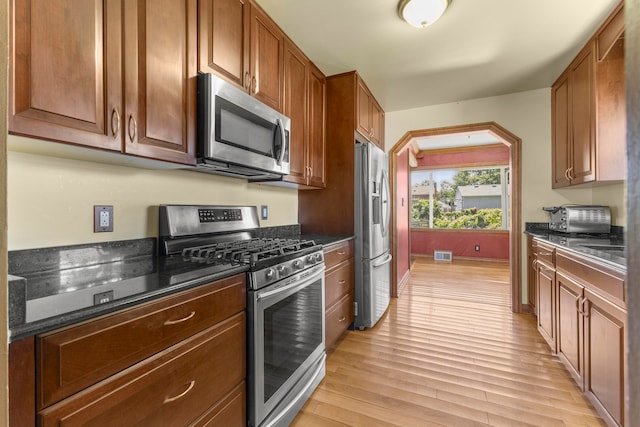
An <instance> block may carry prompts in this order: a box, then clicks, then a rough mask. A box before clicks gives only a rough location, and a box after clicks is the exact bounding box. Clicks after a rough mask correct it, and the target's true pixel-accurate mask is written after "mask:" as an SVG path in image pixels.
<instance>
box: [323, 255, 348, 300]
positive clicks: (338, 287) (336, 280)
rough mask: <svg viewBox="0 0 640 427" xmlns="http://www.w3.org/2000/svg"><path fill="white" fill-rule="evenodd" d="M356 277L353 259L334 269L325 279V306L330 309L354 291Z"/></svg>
mask: <svg viewBox="0 0 640 427" xmlns="http://www.w3.org/2000/svg"><path fill="white" fill-rule="evenodd" d="M354 275H355V270H354V261H353V258H351V259H349V260H347V261H344V262H343V263H341V264H339V265H337V266H336V267H335V268H332V269H331V271H330V272H329V273H327V275H326V277H325V283H324V306H325V307H326V308H327V309H329V308H331V306H332V305H333V304H335V303H336V301H338V300H339V299H340V298H342V297H343V296H345V295H346V294H348V293H349V292H351V291H353V279H354Z"/></svg>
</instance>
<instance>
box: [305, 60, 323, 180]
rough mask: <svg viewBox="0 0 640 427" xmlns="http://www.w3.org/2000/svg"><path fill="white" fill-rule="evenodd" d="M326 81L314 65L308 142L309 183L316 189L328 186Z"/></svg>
mask: <svg viewBox="0 0 640 427" xmlns="http://www.w3.org/2000/svg"><path fill="white" fill-rule="evenodd" d="M326 99H327V96H326V79H325V76H324V74H322V72H321V71H320V70H319V69H318V68H317V67H316V66H314V65H313V64H311V68H310V73H309V141H308V147H309V149H308V159H307V162H308V166H309V174H308V183H309V185H311V186H314V187H321V188H324V187H326V185H327V178H326V175H325V155H326V153H325V133H324V125H325V105H326Z"/></svg>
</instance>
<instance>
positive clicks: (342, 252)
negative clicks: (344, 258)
mask: <svg viewBox="0 0 640 427" xmlns="http://www.w3.org/2000/svg"><path fill="white" fill-rule="evenodd" d="M337 254H338V255H344V254H346V252H344V251H340V252H337Z"/></svg>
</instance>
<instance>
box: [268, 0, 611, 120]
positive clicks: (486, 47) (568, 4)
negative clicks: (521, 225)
mask: <svg viewBox="0 0 640 427" xmlns="http://www.w3.org/2000/svg"><path fill="white" fill-rule="evenodd" d="M618 1H619V0H453V1H452V3H451V6H450V7H449V9H448V10H447V11H446V12H445V14H444V15H443V17H442V18H441V19H440V21H438V22H436V23H435V24H433V25H432V26H430V27H428V28H425V29H418V28H414V27H411V26H409V25H408V24H407V23H405V22H404V21H402V20H401V19H400V18H399V17H398V12H397V7H398V0H257V2H258V4H260V5H261V6H262V7H263V8H264V10H265V11H266V12H267V13H268V14H269V15H270V16H271V17H272V18H273V19H274V20H275V21H276V22H277V23H278V25H279V26H280V27H281V28H282V29H283V30H284V31H285V32H286V33H287V34H288V35H289V37H291V38H292V39H293V40H294V41H295V42H296V44H297V45H298V46H299V47H300V48H301V49H302V50H303V51H304V52H305V53H306V54H307V55H308V56H309V57H310V58H311V60H312V61H313V62H314V63H315V64H316V65H317V66H318V67H319V68H320V69H321V70H322V71H323V72H324V73H325V74H326V75H332V74H336V73H341V72H345V71H350V70H354V69H355V70H358V72H359V73H360V75H361V76H362V77H363V79H364V80H365V82H366V83H367V85H368V86H369V88H370V89H371V91H372V92H373V94H374V96H375V97H376V99H377V100H378V101H379V102H380V104H381V105H382V107H383V109H384V110H385V111H387V112H391V111H399V110H404V109H409V108H415V107H420V106H425V105H435V104H442V103H449V102H456V101H463V100H467V99H475V98H483V97H489V96H496V95H503V94H507V93H514V92H521V91H526V90H532V89H540V88H546V87H551V85H552V83H553V82H554V81H555V79H556V78H557V77H558V76H559V75H560V73H561V72H562V70H563V69H564V68H565V67H566V66H567V65H568V64H569V62H570V61H571V59H572V58H573V57H574V56H575V55H576V54H577V52H578V50H579V49H580V48H581V47H582V46H583V45H584V43H585V42H586V41H587V40H588V38H589V37H590V36H591V35H592V34H593V32H594V31H595V30H596V29H597V27H598V26H599V24H600V23H601V22H602V21H603V20H604V19H605V17H606V16H607V15H608V14H609V12H610V11H611V10H613V8H614V7H615V5H616V4H617V3H618Z"/></svg>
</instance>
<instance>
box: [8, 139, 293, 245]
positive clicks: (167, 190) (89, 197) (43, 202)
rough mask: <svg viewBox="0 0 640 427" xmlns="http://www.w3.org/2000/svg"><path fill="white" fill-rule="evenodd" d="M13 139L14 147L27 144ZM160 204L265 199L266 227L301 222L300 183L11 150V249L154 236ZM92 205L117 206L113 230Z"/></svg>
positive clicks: (258, 201) (255, 202) (240, 202)
mask: <svg viewBox="0 0 640 427" xmlns="http://www.w3.org/2000/svg"><path fill="white" fill-rule="evenodd" d="M9 139H10V144H9V145H10V147H14V146H16V145H17V144H18V145H19V144H20V143H22V142H23V141H22V140H23V138H16V137H13V136H11V135H10V136H9ZM26 142H29V141H26ZM49 144H54V145H61V144H56V143H49ZM84 150H85V151H87V150H88V149H84ZM89 151H91V150H89ZM159 204H219V205H223V204H229V205H255V206H260V205H267V206H268V207H269V219H268V220H266V221H262V222H261V226H262V227H268V226H276V225H287V224H297V222H298V196H297V191H296V190H295V189H290V188H281V187H274V186H267V185H259V184H248V183H247V182H246V181H245V180H241V179H236V178H227V177H222V176H217V175H210V174H205V173H197V172H193V171H185V170H149V169H141V168H139V167H129V166H119V165H112V164H105V163H97V162H90V161H84V160H72V159H65V158H58V157H52V156H49V155H46V156H45V155H37V154H32V153H24V152H17V151H9V153H8V221H9V232H8V242H9V243H8V245H9V250H17V249H29V248H38V247H49V246H60V245H72V244H80V243H93V242H102V241H112V240H126V239H137V238H143V237H155V236H157V235H158V215H157V206H158V205H159ZM94 205H113V207H114V231H113V232H110V233H94V232H93V206H94Z"/></svg>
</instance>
